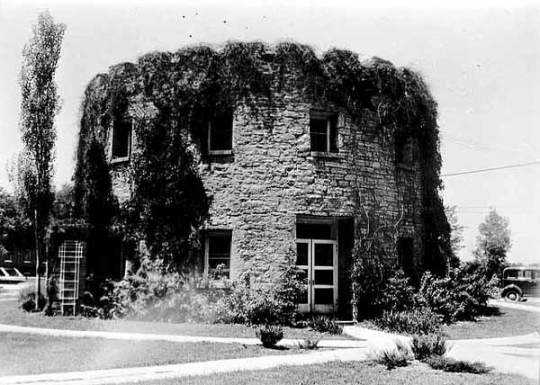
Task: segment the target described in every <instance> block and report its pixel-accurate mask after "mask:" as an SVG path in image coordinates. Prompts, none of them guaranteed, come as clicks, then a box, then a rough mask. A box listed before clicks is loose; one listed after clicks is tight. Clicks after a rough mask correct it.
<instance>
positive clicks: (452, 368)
mask: <svg viewBox="0 0 540 385" xmlns="http://www.w3.org/2000/svg"><path fill="white" fill-rule="evenodd" d="M424 362H425V363H427V364H428V365H429V366H431V367H432V368H433V369H435V370H442V371H445V372H452V373H472V374H485V373H489V372H490V371H491V370H492V368H491V367H488V366H486V364H484V363H483V362H478V361H475V362H469V361H461V360H455V359H453V358H449V357H430V358H427V359H426V360H425V361H424Z"/></svg>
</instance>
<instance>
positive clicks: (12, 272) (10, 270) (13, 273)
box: [4, 267, 19, 277]
mask: <svg viewBox="0 0 540 385" xmlns="http://www.w3.org/2000/svg"><path fill="white" fill-rule="evenodd" d="M4 270H5V271H6V273H7V275H9V276H11V277H18V276H19V274H17V271H16V270H15V269H13V268H10V267H6V268H4Z"/></svg>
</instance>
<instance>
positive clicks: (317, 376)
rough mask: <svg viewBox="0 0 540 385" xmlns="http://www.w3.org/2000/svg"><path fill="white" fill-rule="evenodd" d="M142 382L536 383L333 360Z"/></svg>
mask: <svg viewBox="0 0 540 385" xmlns="http://www.w3.org/2000/svg"><path fill="white" fill-rule="evenodd" d="M137 384H141V385H173V384H175V385H176V384H179V385H181V384H185V385H207V384H220V385H248V384H257V385H298V384H305V385H308V384H309V385H327V384H332V385H345V384H356V385H376V384H384V385H403V384H410V385H423V384H426V385H459V384H467V385H493V384H497V385H506V384H508V385H536V382H535V381H532V380H529V379H527V378H525V377H521V376H517V375H504V374H493V373H490V374H483V375H477V374H465V373H445V372H441V371H436V370H432V369H430V368H429V367H427V365H425V364H420V363H414V364H413V365H411V366H409V367H406V368H398V369H394V370H387V369H386V367H384V366H381V365H377V364H374V363H372V362H354V363H348V362H347V363H344V362H331V363H327V364H323V365H310V366H292V367H281V368H277V369H272V370H264V371H253V372H235V373H227V374H216V375H212V376H202V377H189V378H184V379H182V378H179V379H172V380H163V381H147V382H138V383H137Z"/></svg>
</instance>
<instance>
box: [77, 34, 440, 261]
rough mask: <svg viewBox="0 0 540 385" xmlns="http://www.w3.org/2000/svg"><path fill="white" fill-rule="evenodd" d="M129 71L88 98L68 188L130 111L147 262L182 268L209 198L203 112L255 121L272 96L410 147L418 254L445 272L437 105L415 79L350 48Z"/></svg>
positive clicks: (198, 52)
mask: <svg viewBox="0 0 540 385" xmlns="http://www.w3.org/2000/svg"><path fill="white" fill-rule="evenodd" d="M132 67H133V68H131V69H130V70H125V71H123V72H122V73H121V75H114V76H112V77H111V78H109V79H108V82H107V84H106V86H104V87H103V89H102V90H101V92H97V91H96V90H94V91H96V92H92V90H91V89H89V90H88V91H87V94H86V97H85V102H84V109H85V111H86V114H84V115H83V119H82V121H81V134H80V143H79V152H78V166H77V173H76V176H75V181H76V189H77V188H78V189H79V190H76V191H80V190H81V188H82V186H83V185H84V180H85V176H84V172H83V169H84V167H85V166H84V164H83V163H84V159H83V157H82V155H81V154H82V153H84V148H85V147H86V146H88V144H87V140H88V139H87V137H88V136H89V134H90V133H91V132H93V133H94V134H93V135H97V136H99V137H100V138H101V139H102V142H104V138H105V135H106V128H107V127H108V126H109V125H110V124H113V123H114V121H115V119H119V118H120V117H121V116H125V115H127V114H128V111H127V110H128V109H130V113H129V115H130V116H133V118H134V120H135V125H134V127H135V134H136V137H137V146H136V151H135V152H134V154H133V159H132V165H131V169H132V173H131V175H132V177H133V178H132V180H133V194H132V197H131V199H130V200H129V201H128V202H126V204H125V210H126V213H127V214H126V216H125V218H129V220H127V219H126V220H125V221H124V224H125V225H126V226H127V227H130V229H131V230H130V231H127V232H126V233H127V234H130V237H132V238H133V239H135V238H137V237H138V238H137V239H139V238H140V239H144V240H145V241H146V243H147V247H149V250H150V254H152V255H155V256H158V257H161V258H164V259H165V260H170V261H176V262H177V264H182V263H183V262H182V261H185V259H186V258H187V257H186V256H187V255H188V254H189V251H188V250H189V249H190V247H192V246H193V242H191V241H192V240H193V239H194V236H193V235H194V234H195V233H196V229H197V228H198V227H199V226H200V224H201V223H202V222H203V221H204V219H205V218H206V216H207V214H208V207H209V203H210V199H209V197H207V196H206V194H205V193H204V188H203V185H202V183H201V181H200V178H199V176H198V172H197V167H196V164H197V160H198V159H197V156H199V155H198V154H199V153H198V152H194V151H193V144H194V145H196V146H203V145H204V135H205V127H206V126H205V124H204V123H205V120H206V119H207V117H208V116H209V114H211V113H213V112H214V111H216V110H231V111H233V110H234V109H235V108H236V107H239V106H247V107H249V111H250V112H251V113H253V114H260V113H261V112H262V111H267V109H266V108H261V107H272V105H273V103H276V102H277V101H276V100H277V98H276V92H278V93H279V92H288V93H297V94H301V95H303V97H304V98H307V99H308V100H311V101H313V102H314V103H318V104H324V103H327V102H329V103H334V104H336V105H338V106H341V107H344V108H346V109H347V111H348V113H349V114H350V116H351V117H352V119H353V120H355V121H357V122H359V121H360V118H361V117H362V116H363V115H364V114H365V113H366V111H369V112H370V113H373V114H375V116H377V118H378V123H379V124H378V129H379V130H381V132H382V133H384V134H386V135H393V134H395V133H397V132H404V133H406V134H408V135H411V136H413V137H415V138H416V139H417V141H418V143H419V147H420V154H421V159H420V163H421V167H422V176H423V177H422V181H423V200H424V201H423V221H424V229H425V232H424V245H425V247H424V254H425V256H426V258H427V257H429V258H427V260H428V261H431V264H430V265H429V266H428V268H431V269H433V270H434V271H436V272H442V271H444V266H443V265H444V264H443V265H437V263H436V262H437V261H444V260H445V258H446V257H445V253H448V252H449V250H450V249H449V233H450V229H449V226H448V223H447V221H446V217H445V215H444V210H443V206H442V202H441V199H440V197H439V190H440V188H441V187H442V185H441V180H440V176H439V174H440V168H441V158H440V154H439V131H438V126H437V104H436V102H435V101H434V100H433V97H432V96H431V93H430V91H429V89H428V87H427V85H426V83H425V82H424V81H423V79H422V78H421V76H420V75H419V74H418V73H416V72H414V71H412V70H410V69H408V68H396V67H395V66H394V65H393V64H392V63H390V62H388V61H385V60H382V59H378V58H375V59H372V60H371V61H368V62H361V61H360V59H359V57H358V55H357V54H356V53H354V52H351V51H347V50H340V49H331V50H329V51H327V52H326V53H324V54H323V55H322V57H318V56H317V55H316V54H315V52H314V51H313V49H311V48H310V47H309V46H306V45H301V44H296V43H291V42H284V43H279V44H277V45H275V46H268V45H267V44H264V43H261V42H252V43H245V42H229V43H227V44H225V45H224V46H223V47H221V49H215V48H213V47H210V46H205V45H200V46H193V47H186V48H183V49H181V50H179V51H176V52H158V53H150V54H147V55H144V56H142V57H141V58H139V60H138V61H137V63H136V64H135V65H132ZM264 118H265V121H270V120H268V119H267V117H264ZM269 126H270V128H271V124H270V125H269ZM90 136H91V135H90ZM165 164H166V165H167V166H166V167H164V166H163V165H165ZM77 186H78V187H77ZM79 195H81V194H80V193H79ZM136 234H138V235H136Z"/></svg>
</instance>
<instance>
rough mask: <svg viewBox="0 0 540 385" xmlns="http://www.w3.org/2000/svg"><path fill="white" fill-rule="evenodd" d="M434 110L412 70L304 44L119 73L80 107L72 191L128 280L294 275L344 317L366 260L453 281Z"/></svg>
mask: <svg viewBox="0 0 540 385" xmlns="http://www.w3.org/2000/svg"><path fill="white" fill-rule="evenodd" d="M436 108H437V107H436V103H435V101H434V100H433V98H432V96H431V94H430V92H429V90H428V87H427V86H426V84H425V82H424V81H423V79H422V78H421V77H420V76H419V75H418V74H417V73H416V72H414V71H412V70H410V69H407V68H396V67H394V66H393V65H392V64H391V63H390V62H388V61H385V60H381V59H378V58H374V59H372V60H370V61H367V62H361V61H360V60H359V59H358V55H357V54H356V53H353V52H350V51H347V50H339V49H331V50H329V51H327V52H325V53H324V54H323V55H322V56H317V55H316V54H315V53H314V51H313V50H312V49H311V48H310V47H308V46H304V45H300V44H295V43H280V44H277V45H274V46H269V45H266V44H263V43H227V44H225V45H224V46H223V47H221V48H220V49H214V48H212V47H208V46H195V47H187V48H183V49H180V50H179V51H177V52H173V53H170V52H158V53H150V54H147V55H144V56H142V57H141V58H139V60H138V61H137V62H136V63H122V64H118V65H115V66H112V67H111V68H110V71H109V73H108V74H100V75H97V76H96V77H95V78H94V79H93V80H92V81H91V82H90V84H89V85H88V87H87V90H86V93H85V97H84V102H83V108H82V119H81V127H80V136H79V146H78V153H77V170H76V175H75V192H76V200H77V207H78V211H79V215H80V216H81V217H83V218H85V219H86V220H87V221H88V222H89V223H90V224H91V228H93V229H94V240H93V242H94V244H97V245H99V246H94V250H95V251H94V252H93V253H92V236H91V237H90V239H89V242H90V244H89V251H88V252H89V257H88V258H89V262H88V263H89V265H92V264H93V266H94V270H96V271H99V272H100V273H101V274H102V275H106V274H108V273H110V272H111V271H114V272H115V274H117V275H121V274H122V271H123V268H122V266H123V263H124V262H125V261H126V260H127V261H128V262H129V264H128V265H131V264H133V263H134V264H136V263H137V261H138V260H140V258H143V257H148V258H160V259H163V260H164V261H165V262H166V264H167V265H169V266H171V267H173V266H174V267H176V268H179V269H182V270H189V271H196V272H199V273H203V272H204V273H209V274H214V275H221V276H222V277H223V276H225V277H227V278H229V279H233V280H234V279H238V278H239V277H240V276H241V275H242V273H244V272H246V271H249V272H251V273H253V274H254V275H255V276H257V277H258V278H259V279H261V280H265V281H267V282H272V279H273V276H274V275H275V274H277V272H278V271H280V268H281V267H283V266H287V265H294V264H296V265H297V266H298V267H299V268H300V269H303V270H304V271H305V273H306V276H307V278H308V280H307V284H308V289H309V290H308V291H307V294H306V296H305V298H303V299H302V300H301V302H302V304H301V306H300V307H301V310H305V311H312V312H335V311H338V310H339V311H342V312H347V311H348V310H347V309H349V308H350V301H351V294H350V293H351V291H350V286H351V282H350V281H351V278H350V277H351V275H350V270H351V266H352V265H353V264H354V259H355V258H373V257H376V258H380V259H381V260H382V261H383V262H384V265H385V266H387V267H388V268H389V269H392V268H402V269H403V270H404V271H405V273H406V274H407V275H409V276H410V277H412V278H413V279H414V278H415V277H418V276H420V275H421V273H422V272H423V271H425V270H428V269H429V270H431V271H433V272H435V273H438V274H443V273H444V271H445V269H446V260H447V258H448V255H449V253H450V244H449V226H448V223H447V221H446V217H445V215H444V210H443V205H442V202H441V199H440V197H439V190H440V188H441V181H440V178H439V171H440V167H441V157H440V152H439V136H438V135H439V134H438V126H437V111H436ZM355 245H356V246H358V245H362V247H360V248H358V247H356V248H355ZM353 250H366V255H363V254H362V253H353ZM368 254H369V255H368Z"/></svg>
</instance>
